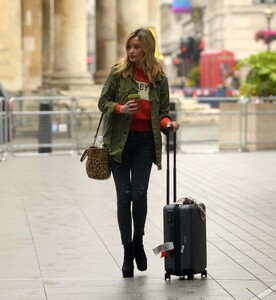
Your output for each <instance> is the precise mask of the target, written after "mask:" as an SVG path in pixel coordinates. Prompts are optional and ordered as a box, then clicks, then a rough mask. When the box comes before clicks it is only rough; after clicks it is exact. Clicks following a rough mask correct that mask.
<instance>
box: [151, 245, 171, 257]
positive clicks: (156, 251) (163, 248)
mask: <svg viewBox="0 0 276 300" xmlns="http://www.w3.org/2000/svg"><path fill="white" fill-rule="evenodd" d="M173 249H174V244H173V242H166V243H164V244H161V245H159V246H157V247H156V248H154V249H152V250H153V253H154V254H155V255H158V254H159V253H161V258H162V257H165V256H166V254H167V251H170V250H173Z"/></svg>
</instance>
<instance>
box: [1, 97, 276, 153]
mask: <svg viewBox="0 0 276 300" xmlns="http://www.w3.org/2000/svg"><path fill="white" fill-rule="evenodd" d="M203 98H204V97H201V98H200V99H198V100H197V101H196V100H192V99H185V98H184V99H180V100H179V99H178V101H177V103H176V105H175V111H171V113H172V115H174V116H175V117H176V119H177V120H178V122H179V123H180V124H181V127H180V131H179V134H178V146H179V147H178V149H180V150H181V151H184V152H197V151H200V152H201V151H204V152H206V151H207V152H214V151H220V150H226V149H228V150H229V149H230V150H236V151H237V150H239V151H245V150H247V149H248V148H250V147H252V146H254V147H256V149H257V148H258V146H259V145H261V146H264V145H267V147H268V148H272V149H276V138H270V139H268V140H264V139H263V138H260V139H252V137H251V135H252V134H251V132H250V130H252V128H251V127H252V124H251V123H252V118H257V117H258V123H259V125H260V124H261V126H262V125H263V124H266V123H267V122H268V119H267V117H268V116H269V120H270V122H271V126H274V125H275V124H276V104H275V108H274V105H273V109H271V110H270V111H267V110H258V111H250V110H248V107H249V106H248V105H249V104H248V102H241V101H240V99H238V98H232V97H231V98H230V97H228V98H218V97H217V98H212V101H217V103H219V104H221V103H229V102H230V103H236V104H238V106H237V107H236V108H235V109H233V110H231V109H228V110H222V109H220V108H212V107H219V105H217V104H215V105H210V103H204V102H203V100H207V101H209V102H210V101H211V99H210V98H209V97H207V99H203ZM275 100H276V99H275ZM97 101H98V98H96V97H70V96H32V97H13V98H10V99H9V101H8V102H7V101H4V99H3V98H0V129H1V130H0V159H2V158H3V157H4V156H5V155H6V154H7V153H11V154H12V155H14V156H19V155H53V154H72V153H75V152H76V151H81V150H83V149H84V148H86V147H88V146H90V145H91V143H92V142H93V140H94V134H95V131H96V127H97V125H98V121H99V118H100V112H99V110H98V108H97ZM174 101H175V99H174ZM187 101H190V102H191V101H194V102H192V104H193V103H194V104H196V107H195V108H193V109H186V108H185V103H186V102H187ZM269 101H270V102H271V101H274V99H271V98H269ZM183 105H184V108H183ZM227 118H228V119H227ZM229 118H230V119H229ZM225 119H226V121H227V122H228V123H229V122H230V123H229V124H228V125H229V126H230V125H231V126H233V128H234V129H233V128H232V129H231V128H230V127H229V128H226V129H225V128H223V126H224V125H223V122H224V121H225ZM229 120H230V121H229ZM227 122H226V123H227ZM103 127H104V126H103ZM266 128H269V125H268V124H266ZM274 128H275V127H274ZM274 128H271V130H272V131H273V129H274ZM227 130H228V131H229V132H230V133H231V134H230V135H229V136H227V134H226V135H225V131H227ZM233 133H234V134H233ZM273 136H275V135H273Z"/></svg>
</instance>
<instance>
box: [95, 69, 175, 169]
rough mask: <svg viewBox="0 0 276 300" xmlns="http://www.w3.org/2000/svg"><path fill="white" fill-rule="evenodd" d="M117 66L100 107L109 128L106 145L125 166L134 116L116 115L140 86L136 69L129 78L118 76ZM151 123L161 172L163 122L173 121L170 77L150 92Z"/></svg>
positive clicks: (105, 134)
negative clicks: (116, 72) (123, 158)
mask: <svg viewBox="0 0 276 300" xmlns="http://www.w3.org/2000/svg"><path fill="white" fill-rule="evenodd" d="M116 68H117V65H115V66H114V67H113V68H112V69H111V72H110V74H109V75H108V77H107V79H106V82H105V84H104V86H103V89H102V92H101V96H100V99H99V101H98V107H99V109H100V111H101V112H102V113H103V114H104V116H105V121H106V128H105V131H104V143H105V144H106V145H107V146H108V147H109V151H110V155H111V158H112V159H114V160H115V161H117V162H119V163H121V161H122V152H123V149H124V146H125V143H126V140H127V137H128V133H129V128H130V125H131V119H132V115H130V114H115V110H116V105H117V104H118V103H119V104H125V103H126V102H127V101H128V99H127V96H128V95H129V94H133V93H137V92H138V90H137V86H136V82H135V80H134V75H133V70H130V71H129V74H128V75H127V76H126V77H123V76H120V77H118V75H115V74H114V71H115V70H116ZM149 100H150V109H151V123H152V129H153V135H154V141H155V151H156V161H155V164H156V165H157V167H158V169H159V170H160V169H161V157H162V138H161V130H160V129H161V128H160V121H161V120H162V119H163V118H164V117H168V118H170V119H171V117H170V115H169V110H170V100H169V86H168V79H167V77H166V76H161V75H159V76H158V77H157V80H156V87H154V86H153V85H152V84H150V91H149Z"/></svg>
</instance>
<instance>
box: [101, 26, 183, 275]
mask: <svg viewBox="0 0 276 300" xmlns="http://www.w3.org/2000/svg"><path fill="white" fill-rule="evenodd" d="M154 53H155V39H154V36H153V34H152V33H151V31H150V30H149V29H147V28H139V29H137V30H135V31H134V32H132V33H131V34H130V35H129V37H128V38H127V41H126V55H125V57H123V58H122V59H121V60H120V61H119V63H118V64H116V65H115V66H113V67H112V69H111V72H110V74H109V75H108V77H107V79H106V82H105V84H104V86H103V89H102V92H101V96H100V99H99V102H98V107H99V109H100V111H101V112H102V113H104V114H105V116H106V117H107V128H106V131H105V133H104V142H105V144H106V145H108V146H109V149H110V156H111V170H112V175H113V178H114V182H115V186H116V194H117V218H118V224H119V229H120V234H121V241H122V244H123V246H124V262H123V266H122V275H123V277H133V273H134V272H133V270H134V263H133V261H134V259H135V262H136V265H137V268H138V270H140V271H145V270H146V269H147V257H146V253H145V251H144V246H143V235H144V228H145V223H146V216H147V201H148V199H147V191H148V185H149V179H150V173H151V168H152V164H153V163H154V164H156V165H157V167H158V169H161V154H162V139H161V128H164V129H166V128H167V127H172V129H173V131H176V130H177V129H178V128H179V125H178V123H177V122H173V121H172V120H171V118H170V115H169V108H170V102H169V86H168V80H167V77H166V76H165V74H164V72H163V69H162V64H161V62H160V61H159V60H158V59H157V58H156V57H155V56H154ZM137 97H138V98H137ZM137 99H138V100H137Z"/></svg>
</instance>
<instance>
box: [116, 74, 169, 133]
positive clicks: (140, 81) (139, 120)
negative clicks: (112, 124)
mask: <svg viewBox="0 0 276 300" xmlns="http://www.w3.org/2000/svg"><path fill="white" fill-rule="evenodd" d="M134 79H135V81H136V84H137V89H138V94H139V95H140V99H139V104H138V105H139V109H138V111H137V112H136V113H135V114H134V115H133V116H132V122H131V126H130V130H136V131H152V125H151V111H150V100H149V89H150V86H149V79H148V76H147V75H146V74H145V73H144V71H143V70H142V69H140V68H134ZM119 111H120V106H119V105H118V106H117V108H116V113H119ZM167 122H170V119H169V118H163V119H162V121H161V126H162V127H166V123H167Z"/></svg>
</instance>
